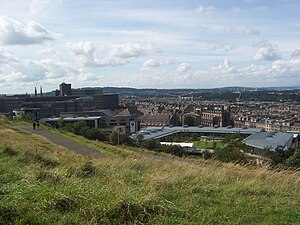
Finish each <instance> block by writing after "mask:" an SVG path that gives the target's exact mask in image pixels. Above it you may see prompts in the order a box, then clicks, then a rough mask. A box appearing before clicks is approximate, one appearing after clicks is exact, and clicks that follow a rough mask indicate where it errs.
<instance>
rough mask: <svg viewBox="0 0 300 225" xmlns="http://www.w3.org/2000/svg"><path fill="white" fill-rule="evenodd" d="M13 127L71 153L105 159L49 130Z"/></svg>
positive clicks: (23, 126) (93, 150)
mask: <svg viewBox="0 0 300 225" xmlns="http://www.w3.org/2000/svg"><path fill="white" fill-rule="evenodd" d="M15 126H16V127H17V128H18V129H20V130H23V131H27V132H29V133H33V134H37V135H40V136H43V137H45V138H47V139H48V140H49V141H50V142H52V143H54V144H56V145H60V146H63V147H64V148H66V149H68V150H70V151H72V152H75V153H77V154H79V155H83V156H89V157H93V158H99V157H106V155H104V154H103V153H101V152H99V151H97V150H95V149H92V148H89V147H87V146H85V145H83V144H80V143H79V142H77V141H74V140H71V139H68V138H65V137H63V136H61V135H58V134H55V133H53V132H51V131H49V130H43V129H36V130H33V129H32V127H30V126H27V125H20V124H18V125H15Z"/></svg>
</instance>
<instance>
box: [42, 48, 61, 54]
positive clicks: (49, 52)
mask: <svg viewBox="0 0 300 225" xmlns="http://www.w3.org/2000/svg"><path fill="white" fill-rule="evenodd" d="M39 53H40V54H42V55H46V56H47V55H49V56H56V55H57V52H56V51H55V50H54V49H53V48H45V49H42V50H40V51H39Z"/></svg>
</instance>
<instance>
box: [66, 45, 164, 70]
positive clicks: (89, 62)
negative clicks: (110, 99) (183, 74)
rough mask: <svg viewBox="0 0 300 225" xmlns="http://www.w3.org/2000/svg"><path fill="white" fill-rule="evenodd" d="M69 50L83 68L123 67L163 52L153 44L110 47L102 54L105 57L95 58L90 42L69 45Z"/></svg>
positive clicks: (93, 48) (94, 49)
mask: <svg viewBox="0 0 300 225" xmlns="http://www.w3.org/2000/svg"><path fill="white" fill-rule="evenodd" d="M66 46H67V48H68V49H70V51H71V52H72V53H73V54H74V56H75V59H76V60H77V62H78V63H79V64H80V65H82V66H90V67H107V66H121V65H125V64H127V63H129V62H130V61H129V60H131V59H134V58H139V57H141V56H146V55H148V54H150V53H155V52H160V51H161V50H160V49H159V48H157V47H155V46H154V44H152V43H151V42H147V43H132V42H127V43H124V44H115V45H109V47H108V48H109V49H108V51H107V52H102V53H103V54H104V56H103V57H101V58H97V57H95V53H96V52H95V51H96V48H95V47H94V45H93V44H92V43H91V42H89V41H86V42H78V43H67V45H66Z"/></svg>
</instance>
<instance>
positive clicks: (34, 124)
mask: <svg viewBox="0 0 300 225" xmlns="http://www.w3.org/2000/svg"><path fill="white" fill-rule="evenodd" d="M35 127H36V123H35V121H34V122H33V123H32V128H33V129H34V130H35Z"/></svg>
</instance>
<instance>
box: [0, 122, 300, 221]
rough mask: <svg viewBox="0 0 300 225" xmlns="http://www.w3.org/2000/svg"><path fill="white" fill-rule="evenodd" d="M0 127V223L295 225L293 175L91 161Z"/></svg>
mask: <svg viewBox="0 0 300 225" xmlns="http://www.w3.org/2000/svg"><path fill="white" fill-rule="evenodd" d="M5 124H6V121H4V120H2V119H1V118H0V224H9V223H12V224H28V223H36V224H58V223H59V224H124V223H133V224H138V223H145V224H299V223H300V176H299V175H300V173H299V172H275V171H268V170H266V169H264V168H259V169H253V168H252V169H251V168H246V167H242V166H238V165H232V164H223V165H220V164H217V163H210V164H203V163H201V161H197V160H195V161H194V162H193V163H189V162H186V161H183V160H177V159H171V158H167V159H166V160H163V161H161V160H155V159H151V158H147V157H146V158H145V157H143V156H141V155H138V154H129V153H128V152H126V154H113V155H114V156H111V157H110V158H105V159H98V160H91V159H88V158H85V157H82V156H78V155H75V154H72V153H70V152H68V151H66V150H64V149H63V148H60V147H57V146H55V145H53V144H51V143H48V142H47V141H46V140H45V139H43V138H40V137H38V136H34V135H30V134H27V133H25V132H22V131H18V130H15V129H12V127H11V125H5ZM90 144H91V145H95V146H96V145H97V143H95V142H92V143H90ZM7 146H11V148H12V149H13V150H14V151H15V152H13V151H9V150H8V148H7ZM98 148H100V149H101V148H102V149H103V148H105V149H104V151H108V150H109V149H110V148H112V151H115V150H114V148H113V147H110V146H109V145H104V144H102V143H101V144H99V146H98ZM4 149H6V150H4ZM115 152H117V151H115ZM88 161H92V163H93V165H92V166H91V165H90V164H86V163H87V162H88ZM84 165H85V166H84Z"/></svg>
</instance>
